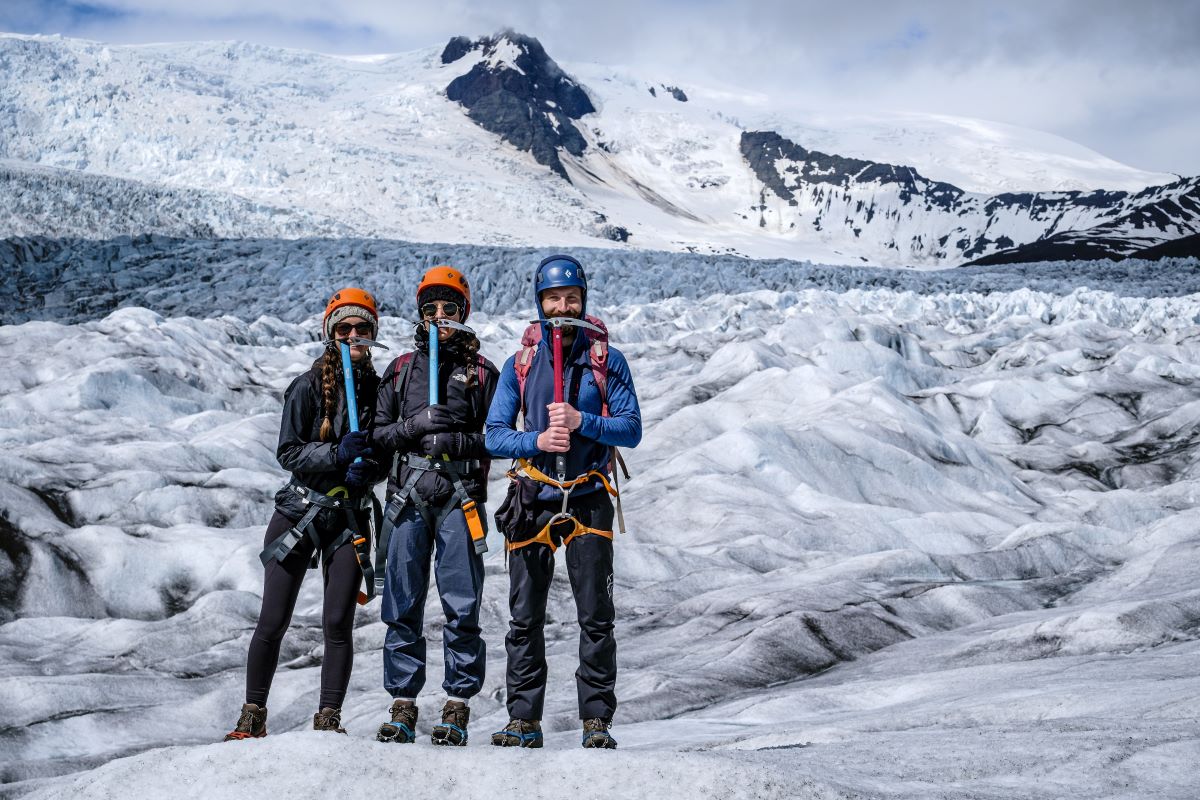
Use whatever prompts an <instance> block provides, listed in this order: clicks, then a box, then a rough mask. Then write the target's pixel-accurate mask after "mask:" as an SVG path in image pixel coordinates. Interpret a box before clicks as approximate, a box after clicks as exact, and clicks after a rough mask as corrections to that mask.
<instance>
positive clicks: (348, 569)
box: [246, 509, 371, 708]
mask: <svg viewBox="0 0 1200 800" xmlns="http://www.w3.org/2000/svg"><path fill="white" fill-rule="evenodd" d="M370 513H371V510H370V509H366V510H364V511H360V512H359V513H358V514H356V515H355V516H356V518H357V520H358V525H359V527H358V531H359V532H361V533H363V534H364V535H365V534H366V533H367V531H368V527H367V520H368V516H369V515H370ZM326 520H328V523H327V524H324V525H323V524H322V523H324V522H326ZM295 522H296V521H295V520H291V519H288V518H287V517H285V516H284V515H283V514H280V513H279V512H278V511H276V512H275V515H274V516H272V517H271V522H270V523H269V524H268V525H267V533H266V536H265V537H264V539H263V546H264V547H266V546H267V545H268V544H270V543H271V542H273V541H275V539H277V538H278V537H279V536H281V535H282V534H283V532H284V531H286V530H287V529H288V528H290V527H291V526H292V525H294V524H295ZM316 524H317V529H318V531H319V532H320V534H321V544H322V546H327V545H329V544H330V543H332V542H333V541H334V540H335V539H337V537H338V536H340V535H341V533H342V531H343V530H345V528H346V517H345V514H344V513H340V512H339V513H322V514H320V515H318V516H317V520H316ZM312 552H313V545H312V542H311V541H310V540H309V539H308V537H305V538H304V539H303V540H302V541H301V542H300V544H298V545H297V546H296V549H295V550H293V551H292V552H291V553H290V554H289V555H288V557H287V558H285V559H284V560H283V561H282V562H280V561H271V562H270V563H268V564H267V567H266V577H265V579H264V582H263V597H262V611H260V612H259V615H258V626H257V627H255V629H254V635H253V636H252V637H251V639H250V651H249V653H248V654H247V656H246V702H247V703H254V704H255V705H258V706H264V707H265V706H266V704H267V693H268V692H270V690H271V680H272V678H274V677H275V668H276V667H277V666H278V665H279V650H280V647H281V645H282V644H283V635H284V634H285V633H287V629H288V626H289V625H291V622H292V612H293V611H294V610H295V608H296V598H297V597H299V595H300V585H301V584H302V583H303V582H304V576H305V574H306V573H307V572H308V563H309V559H310V558H311V557H312ZM322 572H323V577H324V580H325V600H324V605H323V607H322V615H321V627H322V628H323V630H324V634H325V655H324V658H323V659H322V660H321V700H320V707H321V708H341V707H342V701H343V700H344V699H345V697H346V687H347V686H348V685H349V683H350V670H351V669H352V668H353V666H354V643H353V632H354V608H355V605H356V603H357V601H358V590H359V587H360V585H361V584H362V571H361V570H360V569H359V566H358V558H357V557H356V556H355V554H354V547H353V545H351V544H350V543H349V542H347V543H346V544H344V545H342V546H341V547H339V548H338V549H337V550H336V551H335V552H334V554H333V556H332V557H331V558H330V559H329V561H328V563H327V564H325V565H324V568H323V569H322Z"/></svg>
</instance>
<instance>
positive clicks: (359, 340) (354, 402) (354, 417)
mask: <svg viewBox="0 0 1200 800" xmlns="http://www.w3.org/2000/svg"><path fill="white" fill-rule="evenodd" d="M360 344H361V345H366V346H367V347H378V348H381V349H383V350H387V349H388V348H387V346H386V345H382V344H380V343H379V342H376V341H374V340H372V339H366V338H363V337H362V336H349V337H347V338H345V339H339V340H338V349H339V350H341V351H342V377H343V378H345V380H346V413H347V414H348V415H349V417H350V431H351V433H358V398H357V397H356V396H355V394H354V366H353V364H352V363H351V361H350V346H351V345H360ZM354 461H355V463H358V462H359V461H362V456H359V457H358V458H356V459H354Z"/></svg>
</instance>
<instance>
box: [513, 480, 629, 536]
mask: <svg viewBox="0 0 1200 800" xmlns="http://www.w3.org/2000/svg"><path fill="white" fill-rule="evenodd" d="M517 461H518V463H519V464H520V466H519V467H514V468H513V469H510V470H509V471H508V477H509V478H510V479H511V480H516V478H517V475H518V474H519V473H521V472H524V473H525V476H526V477H527V478H530V479H531V480H535V481H537V482H538V483H544V484H546V485H547V486H553V487H554V488H555V489H558V490H559V491H560V492H562V493H563V510H562V511H560V512H559V513H557V514H555V515H554V516H553V517H551V518H550V521H549V522H547V523H546V525H545V526H544V527H543V528H542V529H541V530H540V531H538V532H537V535H536V536H534V537H533V538H532V539H526V540H525V541H523V542H508V544H507V545H506V547H507V548H508V552H510V553H511V552H512V551H513V550H519V549H521V548H522V547H528V546H529V545H531V544H544V545H546V546H547V547H549V548H550V552H551V553H553V552H554V551H556V550H558V548H559V547H560V546H561V547H566V546H567V545H569V544H570V543H571V542H573V541H575V540H576V539H577V538H579V537H580V536H584V535H586V534H589V533H591V534H594V535H596V536H603V537H604V538H605V539H608V540H610V541H611V540H612V538H613V532H612V531H602V530H598V529H596V528H589V527H588V526H586V525H584V524H583V523H582V522H580V521H579V520H577V519H576V518H575V517H573V516H571V515H570V514H568V513H567V500H568V499H569V498H570V496H571V490H572V489H574V488H575V487H576V486H579V485H580V484H582V483H587V482H588V481H590V480H591V479H592V478H593V477H596V478H599V479H600V482H601V483H603V484H604V488H605V490H606V491H607V492H608V493H609V494H610V495H612V496H613V497H619V495H618V494H617V490H616V489H614V488H613V487H612V484H611V483H609V482H608V476H607V475H605V474H604V473H603V472H600V471H599V470H594V469H593V470H588V471H587V472H585V473H584V474H583V475H580V476H579V477H578V478H574V479H572V480H569V481H563V482H560V481H556V480H554V479H553V478H551V477H550V476H549V475H547V474H546V473H544V472H542V471H541V470H540V469H538V468H537V467H535V466H534V465H533V464H531V463H530V462H529V460H528V459H525V458H521V459H517ZM568 521H569V522H571V523H572V524H573V526H574V527H573V528H572V530H571V532H570V533H569V534H567V535H566V536H563V537H562V545H556V544H555V543H554V537H552V536H551V535H550V529H551V528H553V527H554V526H556V525H561V524H563V523H565V522H568Z"/></svg>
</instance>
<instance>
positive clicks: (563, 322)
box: [533, 317, 604, 333]
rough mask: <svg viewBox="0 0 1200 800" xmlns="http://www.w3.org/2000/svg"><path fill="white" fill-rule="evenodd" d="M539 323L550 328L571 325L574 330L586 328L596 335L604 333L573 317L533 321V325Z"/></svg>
mask: <svg viewBox="0 0 1200 800" xmlns="http://www.w3.org/2000/svg"><path fill="white" fill-rule="evenodd" d="M541 323H544V324H546V325H549V326H550V327H551V328H562V327H565V326H567V325H573V326H575V327H576V328H587V329H588V330H592V331H595V332H596V333H604V331H602V330H601V329H600V328H598V327H596V326H595V325H593V324H592V323H590V322H588V321H587V320H586V319H576V318H575V317H547V318H546V319H539V320H534V321H533V324H534V325H537V324H541Z"/></svg>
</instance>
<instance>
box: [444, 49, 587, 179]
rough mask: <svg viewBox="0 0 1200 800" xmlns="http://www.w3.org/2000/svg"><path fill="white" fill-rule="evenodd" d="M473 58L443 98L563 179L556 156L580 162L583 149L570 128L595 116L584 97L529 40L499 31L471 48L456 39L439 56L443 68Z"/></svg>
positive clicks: (582, 142) (580, 138) (584, 144)
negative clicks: (474, 55) (577, 158)
mask: <svg viewBox="0 0 1200 800" xmlns="http://www.w3.org/2000/svg"><path fill="white" fill-rule="evenodd" d="M472 53H478V55H479V61H478V62H477V63H476V64H475V65H474V66H473V67H471V70H470V71H469V72H467V73H466V74H464V75H460V76H459V77H457V78H455V79H454V80H453V81H451V82H450V84H449V85H448V86H447V87H446V97H448V98H449V99H450V100H453V101H455V102H457V103H459V104H461V105H462V106H463V107H464V108H466V109H467V114H468V116H469V117H470V118H471V119H472V120H473V121H474V122H475V123H476V124H477V125H479V126H480V127H482V128H484V129H485V130H488V131H491V132H492V133H495V134H497V135H498V136H500V137H501V138H502V139H503V140H504V141H506V142H508V143H510V144H512V145H513V146H514V147H516V148H517V149H518V150H525V151H528V152H530V153H531V154H532V155H533V157H534V158H535V159H536V160H537V162H538V163H539V164H544V165H546V166H548V167H550V169H552V170H553V171H554V172H556V173H557V174H559V175H560V176H562V177H563V178H567V173H566V170H565V169H564V167H563V165H562V161H561V159H560V158H559V151H560V150H565V151H566V152H568V153H570V154H571V155H574V156H580V155H583V151H584V150H585V149H586V147H587V142H586V141H585V140H584V138H583V134H581V133H580V132H579V129H578V128H576V127H575V125H574V124H573V122H572V120H577V119H579V118H580V117H582V116H584V115H585V114H590V113H593V112H594V111H595V110H596V109H595V106H593V105H592V101H591V99H590V98H589V97H588V95H587V92H586V91H584V89H583V87H582V86H580V85H579V84H578V83H577V82H576V81H575V80H574V79H573V78H571V76H570V75H568V74H567V73H566V72H564V71H563V69H562V68H561V67H559V65H558V64H557V63H555V61H554V59H552V58H550V56H549V55H548V54H547V53H546V50H545V48H544V47H542V44H541V42H539V41H538V40H537V39H535V38H533V37H532V36H525V35H524V34H521V33H517V32H515V31H503V32H501V33H498V34H495V35H494V36H485V37H481V38H479V39H476V40H475V41H473V42H472V41H471V40H469V39H467V38H466V37H464V36H456V37H454V38H453V39H451V40H450V41H449V42H448V43H447V44H446V47H445V48H444V49H443V50H442V63H443V64H452V63H454V62H456V61H459V60H460V59H462V58H465V57H467V56H469V55H470V54H472Z"/></svg>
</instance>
